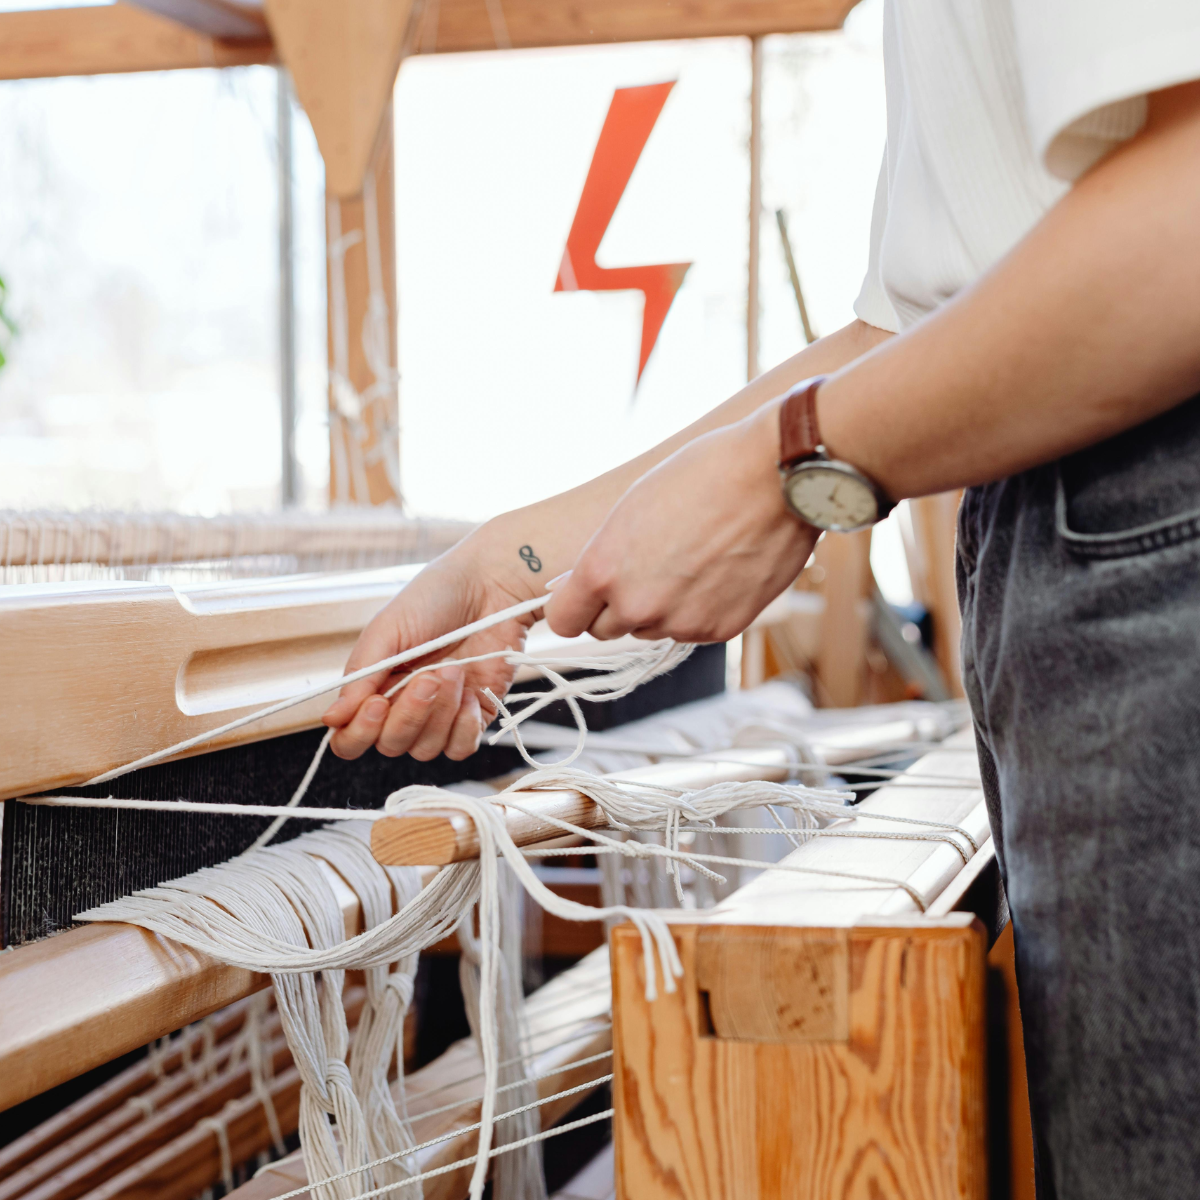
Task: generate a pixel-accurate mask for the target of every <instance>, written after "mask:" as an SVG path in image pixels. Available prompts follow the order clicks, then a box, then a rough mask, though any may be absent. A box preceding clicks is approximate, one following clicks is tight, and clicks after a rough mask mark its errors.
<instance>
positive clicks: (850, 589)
mask: <svg viewBox="0 0 1200 1200" xmlns="http://www.w3.org/2000/svg"><path fill="white" fill-rule="evenodd" d="M816 564H817V565H818V566H819V567H821V568H822V569H823V571H824V576H823V578H822V580H821V592H822V594H823V595H824V597H825V610H824V612H823V613H822V614H821V641H820V645H819V647H818V649H817V662H816V667H817V670H816V683H817V687H816V701H817V703H818V704H819V705H821V707H823V708H849V707H851V706H852V705H855V704H858V703H859V694H860V692H861V690H862V687H863V676H864V673H865V671H866V665H867V645H868V643H869V641H870V616H869V612H868V606H867V602H866V601H867V597H868V596H869V595H870V593H871V587H872V584H873V577H872V575H871V531H870V530H869V529H867V530H864V531H863V532H861V533H827V534H826V535H825V536H824V537H823V538H822V539H821V540H820V542H819V543H818V544H817V550H816Z"/></svg>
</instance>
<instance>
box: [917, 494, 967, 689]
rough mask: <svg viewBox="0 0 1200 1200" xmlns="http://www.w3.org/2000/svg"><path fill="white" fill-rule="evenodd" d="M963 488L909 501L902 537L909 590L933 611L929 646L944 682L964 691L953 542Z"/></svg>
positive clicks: (960, 627)
mask: <svg viewBox="0 0 1200 1200" xmlns="http://www.w3.org/2000/svg"><path fill="white" fill-rule="evenodd" d="M961 500H962V492H961V491H953V492H941V493H939V494H938V495H936V496H922V497H921V498H920V499H918V500H910V501H909V502H908V511H909V515H910V518H911V521H912V538H911V539H908V538H906V539H905V546H904V548H905V551H906V556H907V558H908V570H909V574H910V576H911V577H912V584H913V594H914V596H916V598H917V600H918V601H920V603H921V604H923V605H924V606H925V608H926V609H928V611H929V613H930V614H931V615H932V617H933V652H934V656H935V657H936V658H937V660H938V666H940V667H941V668H942V674H943V676H945V679H946V685H947V686H948V687H949V689H950V691H951V693H952V694H953V695H955V696H961V695H962V694H963V689H962V664H961V661H960V658H959V645H958V643H959V637H960V635H961V633H962V623H961V621H960V619H959V615H958V589H957V584H956V582H955V574H954V554H955V551H954V545H955V535H956V532H957V525H958V506H959V503H960V502H961Z"/></svg>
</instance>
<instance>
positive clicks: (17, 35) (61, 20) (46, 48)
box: [0, 4, 274, 79]
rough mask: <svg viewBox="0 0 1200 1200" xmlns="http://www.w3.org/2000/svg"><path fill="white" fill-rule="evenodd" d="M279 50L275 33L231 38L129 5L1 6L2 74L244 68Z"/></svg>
mask: <svg viewBox="0 0 1200 1200" xmlns="http://www.w3.org/2000/svg"><path fill="white" fill-rule="evenodd" d="M273 57H274V47H273V45H272V44H271V41H270V39H269V38H268V39H265V40H258V41H237V42H230V41H224V40H222V39H219V38H213V37H208V36H206V35H204V34H201V33H196V32H195V31H194V30H191V29H187V28H185V27H184V26H182V25H179V24H177V23H176V22H175V21H169V20H167V19H166V18H165V17H161V16H159V15H157V14H156V13H150V12H144V11H143V10H142V9H139V8H133V7H131V6H129V5H125V4H113V5H104V6H100V7H96V8H60V9H42V10H34V11H32V12H7V13H0V79H42V78H48V77H56V76H60V75H108V74H116V73H124V72H130V71H172V70H177V69H179V68H186V67H242V66H250V65H252V64H254V63H267V62H271V61H272V59H273Z"/></svg>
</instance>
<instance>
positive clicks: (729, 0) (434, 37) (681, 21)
mask: <svg viewBox="0 0 1200 1200" xmlns="http://www.w3.org/2000/svg"><path fill="white" fill-rule="evenodd" d="M856 3H857V0H493V5H494V10H495V11H496V12H497V13H498V15H500V16H501V17H502V24H501V22H500V21H497V22H496V24H493V20H492V16H491V15H489V11H488V3H487V0H436V2H434V0H427V3H426V6H425V17H424V20H423V22H422V26H423V27H422V28H421V29H420V30H419V32H418V37H417V45H416V49H417V50H418V52H420V53H426V54H428V53H430V52H436V53H439V54H446V53H453V52H457V51H465V50H495V49H498V48H504V47H503V46H502V45H501V46H498V45H497V42H498V40H500V41H501V42H502V40H503V38H504V37H505V36H506V35H507V38H508V41H509V43H510V44H511V46H512V47H513V48H517V49H519V48H527V47H536V46H578V45H588V44H593V43H602V42H657V41H671V40H674V39H677V38H703V37H737V36H753V35H757V34H769V33H805V32H810V31H816V30H826V29H840V28H841V27H842V23H843V22H844V21H845V19H846V14H847V13H848V12H849V11H850V10H851V9H852V8H853V7H854V5H855V4H856ZM498 26H499V27H498Z"/></svg>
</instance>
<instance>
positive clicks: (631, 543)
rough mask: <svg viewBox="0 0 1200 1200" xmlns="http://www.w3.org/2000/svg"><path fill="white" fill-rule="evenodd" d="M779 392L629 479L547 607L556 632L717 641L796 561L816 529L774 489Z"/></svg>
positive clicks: (741, 624) (735, 630)
mask: <svg viewBox="0 0 1200 1200" xmlns="http://www.w3.org/2000/svg"><path fill="white" fill-rule="evenodd" d="M778 456H779V402H778V401H773V402H771V403H769V404H766V405H764V406H763V407H762V408H760V409H759V410H758V411H757V412H755V413H753V414H751V416H749V417H747V418H745V419H744V420H742V421H738V422H737V423H736V424H733V425H726V426H724V427H723V428H721V429H716V430H713V432H711V433H706V434H704V435H703V436H702V437H698V438H696V439H695V440H694V441H691V442H689V443H688V444H687V445H686V446H684V447H683V448H682V449H680V450H677V451H676V452H675V453H674V454H672V455H671V456H670V458H667V459H664V460H663V461H662V462H661V463H659V465H658V466H657V467H655V468H654V469H653V470H652V471H649V472H647V473H646V474H645V475H643V476H642V478H641V479H639V480H638V482H637V483H635V484H634V485H633V487H631V488H630V489H629V490H628V491H627V492H626V493H625V495H624V496H622V497H621V499H620V501H619V502H618V503H617V505H616V506H615V507H614V508H613V510H612V511H611V512H610V513H609V515H608V518H607V520H606V521H605V522H604V524H603V525H602V526H601V527H600V529H599V530H597V532H596V533H595V535H594V536H593V537H592V539H591V541H590V542H588V544H587V545H586V546H585V547H584V549H583V553H582V554H581V555H580V557H579V560H578V562H577V563H576V564H575V567H574V569H573V570H572V571H571V572H570V574H569V575H567V576H564V577H563V578H562V580H561V582H559V583H558V584H557V585H556V586H555V588H554V593H553V599H552V600H551V602H550V604H549V606H548V607H547V609H546V617H547V620H548V621H549V623H550V628H551V629H553V630H554V632H555V633H557V634H560V635H562V636H565V637H575V636H576V635H578V634H580V633H583V632H584V631H585V630H586V631H588V632H589V633H591V634H592V635H593V636H595V637H598V638H614V637H620V636H621V635H622V634H626V633H633V634H635V635H636V636H638V637H644V638H674V639H675V640H676V641H679V642H724V641H728V639H729V638H731V637H734V636H736V635H737V634H739V633H741V632H742V630H744V629H745V628H746V627H747V626H748V625H749V624H750V622H751V621H753V620H754V618H755V617H756V616H757V615H758V614H759V613H760V612H761V611H762V610H763V609H764V608H765V607H766V606H767V605H768V604H769V603H770V602H771V601H772V600H773V599H774V598H775V597H776V596H778V595H779V593H780V592H782V591H783V590H784V588H786V587H787V586H788V585H789V584H790V583H791V582H792V581H793V580H794V579H795V578H796V576H797V575H798V574H799V573H800V571H801V570H802V568H803V567H804V564H805V562H807V561H808V556H809V555H810V554H811V553H812V548H813V546H814V545H815V543H816V540H817V538H818V537H819V536H820V534H819V531H818V530H816V529H814V528H813V527H812V526H811V525H806V524H805V523H804V522H803V521H800V520H799V519H798V518H797V517H795V516H793V515H792V514H791V512H790V511H789V510H788V508H787V507H786V506H785V504H784V501H783V493H782V491H781V489H780V485H779V471H778V468H777V466H776V459H777V458H778Z"/></svg>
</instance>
